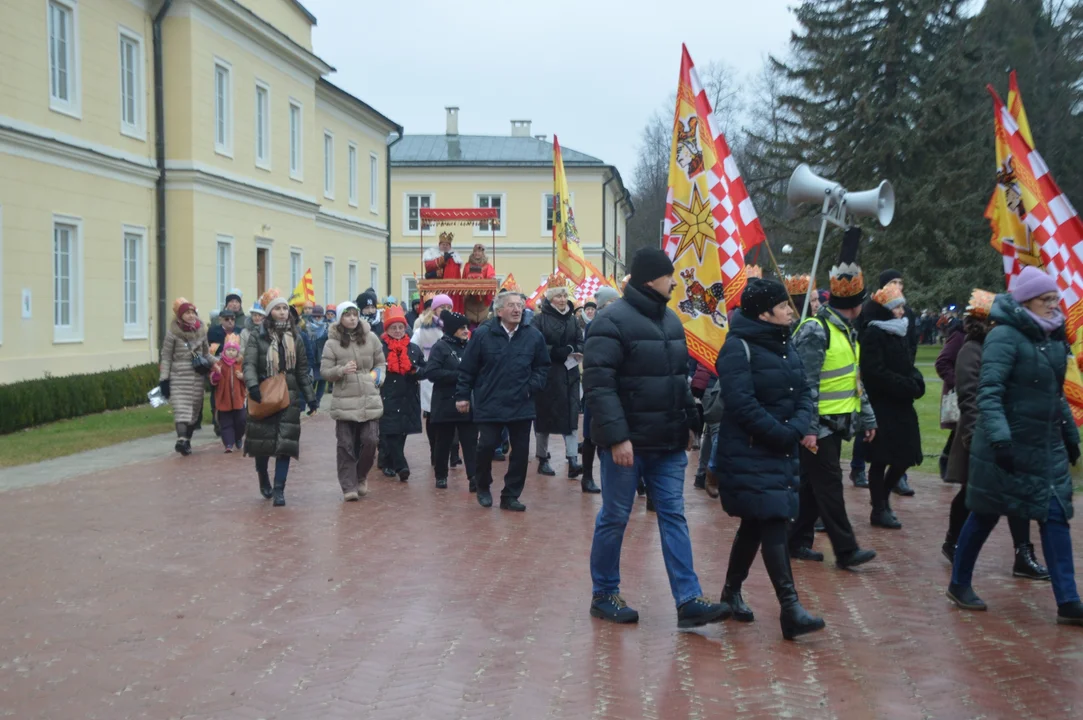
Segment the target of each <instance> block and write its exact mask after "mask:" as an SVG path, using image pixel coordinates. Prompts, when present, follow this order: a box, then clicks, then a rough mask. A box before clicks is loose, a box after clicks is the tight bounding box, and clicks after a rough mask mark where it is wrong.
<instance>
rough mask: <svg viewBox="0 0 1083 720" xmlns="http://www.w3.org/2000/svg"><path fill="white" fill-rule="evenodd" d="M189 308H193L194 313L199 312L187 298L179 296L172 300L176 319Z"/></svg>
mask: <svg viewBox="0 0 1083 720" xmlns="http://www.w3.org/2000/svg"><path fill="white" fill-rule="evenodd" d="M189 310H195V312H196V314H197V315H198V314H199V311H198V310H196V306H195V305H194V304H193V303H190V302H188V300H187V299H185V298H182V297H179V298H177V299H176V300H174V301H173V315H174V316H176V318H177V319H178V320H180V318H181V316H183V315H184V313H186V312H188V311H189Z"/></svg>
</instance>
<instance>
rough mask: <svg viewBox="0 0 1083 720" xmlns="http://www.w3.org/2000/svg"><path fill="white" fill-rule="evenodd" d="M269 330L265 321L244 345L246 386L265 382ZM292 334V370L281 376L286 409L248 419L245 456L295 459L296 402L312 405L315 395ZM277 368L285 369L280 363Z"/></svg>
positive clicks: (297, 442) (297, 337)
mask: <svg viewBox="0 0 1083 720" xmlns="http://www.w3.org/2000/svg"><path fill="white" fill-rule="evenodd" d="M270 327H271V321H270V319H268V321H267V322H265V323H263V324H262V325H260V326H259V328H258V329H256V331H255V334H254V335H252V336H251V337H249V338H248V344H247V345H245V348H244V384H245V385H246V386H248V387H252V386H253V385H259V384H260V383H261V382H263V381H264V380H266V379H267V353H268V352H269V351H270V349H271V336H270V335H268V331H269V330H270ZM292 332H293V334H294V335H293V345H294V349H295V351H296V355H297V362H296V363H295V364H294V366H293V370H290V371H287V372H286V373H285V375H286V387H288V388H289V391H290V404H289V407H287V408H286V409H285V410H282V411H280V412H277V413H275V414H274V415H271V416H270V417H266V418H263V419H262V420H256V419H254V418H252V417H249V418H248V426H247V428H246V431H245V434H244V454H245V455H249V456H252V457H279V456H289V457H292V458H296V457H299V456H300V454H301V409H300V408H299V407H297V400H298V398H301V397H304V399H305V402H314V401H315V400H316V393H314V392H313V391H312V379H311V375H309V372H308V355H306V354H305V346H304V344H303V342H302V340H301V336H300V334H299V333H298V331H297V330H293V331H292ZM279 366H280V367H285V365H284V364H282V363H281V362H280V363H279Z"/></svg>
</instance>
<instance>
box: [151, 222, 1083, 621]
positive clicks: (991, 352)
mask: <svg viewBox="0 0 1083 720" xmlns="http://www.w3.org/2000/svg"><path fill="white" fill-rule="evenodd" d="M860 237H861V231H860V230H859V229H858V228H850V229H849V230H848V231H847V232H846V234H845V237H844V240H843V245H842V252H841V254H840V256H839V259H838V262H837V263H836V264H835V265H834V266H833V267H832V268H831V271H830V285H831V287H830V290H829V291H828V290H824V291H817V290H816V289H815V288H814V287H811V286H812V285H814V282H813V280H812V279H811V278H809V277H808V276H803V277H787V278H785V283H781V282H778V281H775V280H770V279H764V278H762V277H754V275H756V274H757V273H754V272H753V271H752V270H753V269H752V268H750V272H749V275H750V278H749V281H748V285H747V287H746V289H745V290H744V292H743V294H742V296H741V299H740V307H739V308H735V309H734V310H733V311H732V312H731V313H730V316H729V324H728V333H727V337H726V341H725V344H724V345H723V347H722V348H721V351H720V352H719V354H718V358H717V361H716V363H715V365H714V367H707V366H704V365H702V364H700V363H697V362H695V361H694V360H690V357H689V352H688V347H687V344H686V341H685V331H684V327H683V325H682V324H681V321H680V320H679V318H678V316H677V314H676V313H675V312H674V311H673V310H671V309H670V308H669V307H668V306H669V302H670V298H671V296H672V293H673V291H674V288H675V287H676V282H675V281H674V267H673V264H672V262H671V260H670V258H669V257H668V256H667V255H666V254H665V253H664V252H662V251H660V250H654V249H645V250H642V251H640V252H639V253H637V254H636V256H635V257H634V259H633V262H632V264H631V266H630V274H629V276H627V277H626V278H625V280H624V285H623V287H622V290H621V291H619V292H618V291H617V290H616V289H612V288H602V289H601V290H599V291H598V293H597V295H596V296H595V297H594V298H591V299H590V300H589V301H587V302H585V303H583V305H582V306H581V307H579V308H576V307H575V304H574V300H573V298H572V297H571V296H570V294H569V292H568V289H567V283H566V281H565V279H564V278H563V276H561V275H560V274H559V273H555V274H554V275H553V276H552V277H551V278H550V281H549V283H548V286H547V290H546V292H545V296H544V298H541V299H540V301H539V303H538V305H537V308H536V310H535V311H531V309H530V308H528V307H527V298H525V297H524V296H523V295H522V294H521V293H518V292H513V291H507V290H501V291H500V292H499V293H497V294H496V295H495V297H493V298H492V302H491V311H490V312H489V313H488V315H487V316H486V317H481V316H480V315H479V314H478V311H477V308H476V307H474V306H473V303H469V304H467V303H461V302H458V301H457V300H456V299H455V298H453V297H450V296H448V295H442V294H438V295H435V296H432V297H423V298H417V300H416V302H411V303H410V305H409V306H408V307H403V306H400V305H398V303H397V302H396V301H395V300H394V298H388V299H387V300H385V302H384V303H380V302H379V300H378V298H377V296H376V293H375V292H374V291H372V290H369V291H366V292H364V293H362V294H361V295H359V296H358V297H357V298H356V300H355V301H354V302H342V303H339V304H338V306H337V307H328V308H320V307H319V306H315V305H313V304H311V303H308V304H304V305H302V306H301V307H300V312H298V309H297V308H296V307H293V306H291V305H290V304H289V302H288V301H287V299H286V298H285V297H283V296H282V295H281V293H279V292H278V291H277V290H270V291H268V292H266V293H265V294H264V295H263V296H262V297H261V298H260V300H259V302H257V303H256V304H255V305H254V306H253V307H252V308H251V310H250V311H249V313H248V314H247V316H246V315H245V314H244V313H243V311H242V310H241V307H242V305H241V300H242V298H241V295H240V293H239V292H236V291H234V292H233V293H231V294H230V297H229V298H228V302H227V305H226V307H224V308H223V309H222V310H221V311H220V312H219V313H218V322H217V323H216V324H215V325H214V326H213V327H212V328H210V329H209V331H208V328H207V327H206V326H205V325H204V324H203V322H202V320H201V319H200V318H199V314H198V312H197V310H196V308H195V306H194V305H193V304H192V303H190V302H188V301H187V300H185V299H184V298H178V299H177V301H176V302H175V303H174V306H173V311H174V315H175V319H174V320H173V322H172V325H171V328H170V331H169V333H168V334H167V336H166V338H165V343H164V345H163V348H162V355H161V383H160V387H161V391H162V393H163V395H165V396H166V397H168V398H169V401H170V403H171V404H172V406H173V412H174V418H175V422H176V432H177V441H176V450H177V452H179V453H181V454H182V455H188V454H190V453H191V442H190V441H191V437H192V433H193V432H194V431H195V430H197V429H198V428H199V427H200V423H201V416H202V407H203V393H204V388H205V387H210V388H213V393H212V395H211V397H212V400H213V408H214V422H215V426H216V428H218V429H219V430H220V433H221V438H222V443H223V445H224V449H225V452H233V451H234V450H237V449H242V450H243V452H244V454H245V455H247V456H250V457H253V458H254V459H255V465H256V474H257V479H258V483H259V489H260V492H261V494H262V495H263V496H264V497H265V498H268V499H271V500H272V501H273V505H275V506H282V505H284V504H285V485H286V481H287V477H288V473H289V468H290V462H291V460H293V459H296V458H297V457H298V454H299V448H300V435H301V430H302V423H301V414H302V412H304V411H305V410H306V409H307V412H308V413H309V414H312V413H314V412H316V411H317V410H318V409H319V408H320V407H321V404H326V401H325V398H326V397H328V396H329V397H330V415H331V418H332V419H333V420H334V421H335V438H336V446H337V447H336V453H337V471H338V479H339V485H340V489H341V491H342V497H343V500H344V501H345V502H356V501H358V500H359V498H361V497H363V496H365V495H366V494H368V492H369V485H368V478H369V475H370V472H371V471H372V470H373V468H374V466H375V467H376V468H378V469H379V470H380V471H382V474H383V475H384V476H385V477H386V478H388V479H393V478H397V480H398V481H401V482H407V481H409V480H410V478H411V472H412V469H411V467H410V465H409V461H408V459H407V453H406V452H405V445H406V441H407V438H408V436H410V435H417V434H422V433H424V434H425V435H426V438H427V440H428V444H429V460H430V466H431V471H432V475H431V477H432V478H433V481H434V486H435V488H436V489H438V490H446V489H447V488H448V487H449V485H450V483H451V481H452V470H454V469H455V468H457V467H462V468H463V472H464V474H465V480H466V483H465V484H466V487H467V489H468V490H469V492H470V493H472V494H473V495H474V496H475V497H476V500H477V502H478V503H479V505H481V506H482V507H486V508H488V507H491V506H492V505H493V501H494V499H493V494H492V493H493V489H492V486H493V482H494V477H493V474H494V473H493V471H494V463H499V462H506V463H507V465H506V472H505V474H504V482H503V487H502V489H501V491H500V497H499V507H500V508H502V509H504V510H508V511H513V512H522V511H525V510H526V505H525V504H524V502H523V493H524V490H525V485H526V478H527V473H528V469H529V464H530V441H531V436H532V435H533V438H534V442H535V449H534V453H535V459H536V461H537V472H538V474H539V475H542V476H553V475H555V474H556V469H555V468H554V464H553V462H552V461H553V458H554V455H553V452H554V447H555V448H556V449H555V452H557V453H560V452H563V455H564V458H565V467H566V470H567V476H568V478H569V479H572V480H578V481H579V482H580V485H581V489H582V491H583V493H585V494H588V495H598V494H600V496H601V497H600V500H601V504H600V509H599V512H598V515H597V519H596V524H595V530H594V538H593V543H592V548H591V553H590V573H591V577H592V583H593V595H592V600H591V605H590V613H591V615H593V616H595V617H599V618H603V619H606V620H610V621H614V622H618V623H627V622H636V621H637V620H638V613H637V612H636V611H635V610H634V609H632V608H630V607H629V606H628V604H627V603H626V602H625V600H624V599H623V597H622V595H621V592H620V588H621V582H620V554H621V544H622V540H623V536H624V532H625V529H626V526H627V523H628V521H629V517H630V514H631V512H632V509H633V507H634V505H635V501H636V498H637V496H646V498H647V504H648V510H651V511H654V512H655V513H656V516H657V522H658V526H659V535H660V540H661V545H662V557H663V560H664V562H665V566H666V570H667V574H668V577H669V583H670V590H671V593H672V596H673V600H674V603H675V606H676V610H677V618H678V626H679V627H681V628H691V627H699V626H702V625H705V624H709V623H715V622H720V621H723V620H726V619H728V618H731V617H732V618H733V619H734V620H736V621H739V622H752V621H753V620H754V617H755V616H754V612H753V610H752V608H751V607H749V605H748V604H747V603H746V602H745V600H744V597H743V595H742V586H743V584H744V582H745V580H746V579H747V577H748V574H749V572H750V569H751V566H752V563H753V560H754V559H755V556H756V554H757V553H759V554H760V555H761V556H762V558H763V561H764V567H765V569H766V571H767V574H768V576H769V577H770V579H771V583H772V585H773V586H774V589H775V592H776V596H777V600H778V603H779V606H780V624H781V629H782V634H783V636H784V637H785V638H787V639H793V638H796V637H798V636H800V635H803V634H806V633H810V632H814V631H817V630H820V629H822V628H824V627H825V623H824V621H823V619H822V618H818V617H815V616H813V615H811V614H810V613H808V612H807V611H806V610H805V609H804V608H803V606H802V605H801V602H800V600H799V596H798V592H797V588H796V585H795V582H794V577H793V573H792V569H791V561H792V560H794V559H796V560H801V561H812V562H822V561H823V560H824V554H823V553H821V552H819V551H817V550H815V549H814V544H815V543H814V540H815V538H816V530H818V529H819V530H822V531H823V532H824V533H825V534H826V536H827V538H828V541H829V542H830V544H831V546H832V548H833V551H834V558H835V564H836V565H837V566H838V568H840V569H844V570H848V569H851V568H855V567H858V566H861V565H864V564H865V563H868V562H871V561H873V560H874V559H875V558H876V552H875V551H874V550H872V549H871V548H868V547H866V546H862V545H861V544H859V542H858V538H857V533H856V531H855V529H854V527H853V525H852V524H851V522H850V519H849V516H848V513H847V510H846V502H845V500H846V498H845V494H844V491H843V469H842V453H843V447H844V445H845V444H847V443H850V442H852V443H853V455H854V461H853V462H852V463H851V472H850V477H851V480H852V481H853V482H854V484H855V485H856V486H858V487H867V488H868V491H869V506H870V515H869V524H870V527H871V528H875V529H876V530H877V531H878V530H881V529H882V530H897V529H899V528H901V527H902V521H901V520H900V519H899V516H898V515H897V514H896V508H893V507H892V500H891V498H892V495H893V494H904V495H906V494H913V490H912V489H910V488H909V487H908V486H907V484H906V478H907V471H908V470H910V469H911V468H913V467H915V466H916V465H919V464H920V463H921V462H922V460H923V457H924V452H923V447H922V437H921V428H920V426H919V420H918V414H917V412H916V409H915V402H916V401H917V400H919V399H921V398H922V397H923V396H924V395H925V393H926V382H925V378H924V376H923V374H922V373H921V371H920V370H919V369H918V367H917V366H916V364H915V361H916V352H917V346H918V344H919V343H920V342H921V340H922V339H923V338H922V337H921V331H920V328H919V318H918V317H917V316H915V314H914V313H913V311H912V310H911V309H910V308H909V306H908V304H907V301H906V297H905V292H904V291H905V284H904V281H903V277H902V275H901V274H900V273H898V272H896V271H893V270H887V271H885V272H884V273H882V274H881V275H880V276H879V278H878V283H877V286H876V287H868V288H866V282H865V274H864V272H863V271H862V269H861V267H860V265H859V264H858V261H857V249H858V246H859V241H860ZM448 244H450V242H448ZM441 250H444V252H443V253H440V254H437V255H435V256H434V258H432V259H430V261H431V262H432V263H433V265H434V267H439V268H445V267H450V266H451V263H455V264H456V266H459V265H466V266H467V267H469V266H470V263H476V262H479V261H480V260H481V259H482V258H483V254H484V248H481V250H480V252H481V257H479V256H478V248H475V253H473V254H472V255H471V257H470V259H468V260H467V261H466V263H462V261H461V260H460V259H458V257H457V256H454V255H452V254H451V253H450V250H445V249H444V248H443V245H441ZM449 255H450V256H451V257H449ZM439 260H443V261H444V263H443V264H440V263H439V262H438V261H439ZM475 269H476V268H475ZM806 296H807V297H808V298H810V300H811V302H810V303H809V305H810V308H809V313H808V315H807V316H806V317H805V318H804V319H801V318H800V313H801V310H802V309H803V308H804V305H805V299H806ZM1059 301H1060V295H1059V292H1058V290H1057V286H1056V283H1055V281H1054V280H1053V279H1052V278H1051V277H1050V276H1048V275H1046V274H1045V273H1044V272H1042V271H1040V270H1037V269H1034V268H1027V269H1025V270H1024V271H1023V274H1022V275H1021V276H1020V277H1019V279H1018V281H1017V282H1016V283H1015V284H1014V285H1013V289H1012V291H1011V293H1009V294H1003V295H999V296H994V295H992V294H991V293H987V292H984V291H981V290H975V291H974V293H973V295H972V297H971V300H970V303H969V304H968V306H967V308H966V311H965V313H964V314H963V318H962V320H961V321H959V322H956V323H954V324H952V325H951V327H950V328H949V333H948V336H947V338H946V341H945V344H944V348H943V350H942V352H941V355H940V358H939V359H938V361H937V372H938V373H939V374H940V376H941V377H942V378H943V380H944V383H943V389H942V402H941V407H942V415H941V419H942V422H943V423H944V425H945V427H947V428H949V429H951V430H952V432H951V437H950V438H949V440H948V444H947V446H945V447H944V448H943V451H942V453H941V468H940V469H941V473H942V475H943V477H944V478H945V479H946V480H948V481H949V482H957V483H959V487H960V490H959V493H958V495H957V496H956V498H955V499H954V501H953V503H952V506H951V511H950V515H949V518H948V523H947V524H948V530H947V535H946V538H945V541H944V544H943V547H942V551H943V554H944V556H945V557H946V558H947V560H948V561H949V562H950V563H951V564H952V578H951V582H950V584H949V586H948V588H947V595H948V597H949V598H950V599H951V600H952V601H953V602H954V603H955V604H956V605H958V606H959V607H960V608H964V609H968V610H984V609H985V604H984V603H983V602H982V601H981V599H980V598H979V597H978V595H977V594H976V592H975V591H974V589H973V587H972V581H973V573H974V566H975V562H976V560H977V557H978V554H979V552H980V550H981V547H982V545H983V543H984V542H985V540H986V538H987V537H988V536H989V534H990V532H991V531H992V530H993V528H994V527H995V525H996V524H997V521H998V519H999V518H1000V516H1002V515H1003V516H1005V517H1007V518H1008V524H1009V528H1010V530H1011V534H1012V539H1013V542H1014V545H1015V549H1016V557H1015V565H1014V566H1013V574H1015V575H1016V576H1019V577H1025V578H1031V579H1034V580H1050V581H1051V584H1052V586H1053V590H1054V597H1055V600H1056V603H1057V607H1058V612H1057V620H1058V623H1062V624H1072V625H1083V604H1081V603H1080V599H1079V595H1078V592H1077V590H1076V585H1075V578H1074V569H1073V562H1072V548H1071V539H1070V534H1069V530H1068V527H1069V526H1068V521H1069V520H1070V519H1071V517H1072V483H1071V479H1070V476H1069V470H1068V467H1069V464H1074V463H1075V462H1076V461H1077V460H1078V459H1079V455H1080V450H1079V434H1078V432H1077V430H1076V426H1075V423H1074V421H1073V419H1072V415H1071V412H1070V410H1069V408H1068V405H1067V401H1066V399H1065V396H1064V394H1063V391H1062V389H1061V388H1062V385H1063V380H1064V376H1065V372H1066V367H1067V362H1069V361H1071V358H1070V355H1069V350H1068V347H1067V343H1066V339H1065V334H1064V316H1063V314H1062V312H1061V311H1060V309H1059V307H1058V304H1059ZM238 327H241V328H242V329H241V332H240V333H238V332H237V329H238ZM580 432H581V433H582V440H580ZM554 436H555V437H554ZM694 447H699V448H700V465H699V467H698V468H697V469H696V470H695V472H694V485H695V486H696V487H697V488H702V489H704V490H705V491H706V492H707V493H708V494H709V495H710V496H711V497H718V498H720V502H721V506H722V509H723V510H724V511H725V513H727V514H728V515H730V516H733V517H736V518H738V519H739V520H740V525H739V527H738V530H737V533H736V535H735V536H734V540H733V545H732V548H731V550H730V555H729V562H728V567H727V570H726V578H725V582H724V585H723V587H722V589H721V594H720V597H719V600H718V602H713V601H711V600H709V599H707V598H706V597H705V596H704V593H703V591H702V588H701V586H700V584H699V580H698V577H697V575H696V572H695V570H694V567H693V551H692V544H691V539H690V535H689V531H688V524H687V521H686V519H685V514H684V481H685V477H686V474H687V472H686V471H687V465H688V451H689V450H690V449H692V448H694ZM272 457H273V458H275V469H274V476H273V478H272V477H271V475H270V467H269V465H270V459H271V458H272ZM580 457H581V458H582V461H580ZM596 460H597V461H598V463H597V464H598V468H599V472H598V474H597V475H596V474H595V465H596ZM857 463H860V464H857ZM866 468H867V471H866ZM414 470H415V474H417V473H416V468H415V469H414ZM423 474H424V475H427V473H423ZM596 478H597V482H596ZM1031 521H1037V522H1038V525H1039V533H1040V537H1041V544H1042V550H1043V554H1044V556H1045V562H1046V566H1047V567H1046V566H1042V565H1041V564H1040V563H1039V562H1038V560H1037V557H1036V555H1035V550H1034V546H1033V544H1032V543H1031V541H1030V523H1031Z"/></svg>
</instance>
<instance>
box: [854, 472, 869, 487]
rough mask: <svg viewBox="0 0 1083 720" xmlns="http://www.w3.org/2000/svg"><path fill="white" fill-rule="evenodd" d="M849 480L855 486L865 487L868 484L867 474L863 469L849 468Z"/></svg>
mask: <svg viewBox="0 0 1083 720" xmlns="http://www.w3.org/2000/svg"><path fill="white" fill-rule="evenodd" d="M850 482H852V483H853V484H854V487H855V488H867V487H868V486H869V476H868V475H866V474H865V471H864V470H851V471H850Z"/></svg>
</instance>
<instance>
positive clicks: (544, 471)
mask: <svg viewBox="0 0 1083 720" xmlns="http://www.w3.org/2000/svg"><path fill="white" fill-rule="evenodd" d="M538 474H539V475H548V476H549V477H553V476H554V475H556V474H557V473H556V471H555V470H553V468H552V466H551V465H549V458H547V457H546V458H538Z"/></svg>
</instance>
